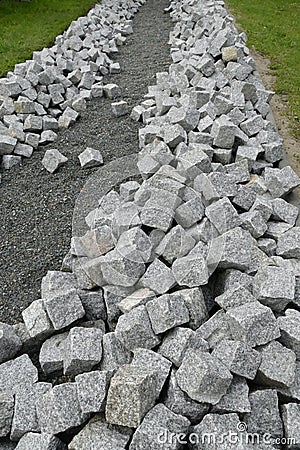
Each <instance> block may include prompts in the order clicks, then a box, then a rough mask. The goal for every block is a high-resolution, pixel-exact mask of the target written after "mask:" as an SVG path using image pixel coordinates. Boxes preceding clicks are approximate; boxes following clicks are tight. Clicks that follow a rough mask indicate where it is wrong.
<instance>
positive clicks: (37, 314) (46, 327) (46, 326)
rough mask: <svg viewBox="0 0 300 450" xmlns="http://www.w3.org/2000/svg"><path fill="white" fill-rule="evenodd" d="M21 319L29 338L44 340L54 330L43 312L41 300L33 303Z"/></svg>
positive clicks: (44, 311)
mask: <svg viewBox="0 0 300 450" xmlns="http://www.w3.org/2000/svg"><path fill="white" fill-rule="evenodd" d="M22 317H23V320H24V323H25V325H26V328H27V331H28V333H29V336H30V337H32V338H42V339H44V338H46V337H48V336H49V335H51V333H53V332H54V329H53V327H52V325H51V322H50V319H49V317H48V314H47V312H46V310H45V306H44V301H43V300H41V299H40V300H35V301H33V302H32V303H31V304H30V305H29V306H28V307H27V308H26V309H24V311H23V312H22Z"/></svg>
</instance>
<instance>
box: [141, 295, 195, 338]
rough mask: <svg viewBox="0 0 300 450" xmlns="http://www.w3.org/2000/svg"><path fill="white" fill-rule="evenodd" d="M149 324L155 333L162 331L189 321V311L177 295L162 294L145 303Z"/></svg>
mask: <svg viewBox="0 0 300 450" xmlns="http://www.w3.org/2000/svg"><path fill="white" fill-rule="evenodd" d="M146 309H147V311H148V314H149V317H150V321H151V325H152V328H153V331H154V333H155V334H160V333H164V332H165V331H167V330H170V329H171V328H174V327H177V326H179V325H182V324H184V323H187V322H188V321H189V318H190V316H189V311H188V309H187V307H186V305H185V302H184V300H183V299H182V298H181V297H179V296H176V297H174V296H172V295H169V294H165V295H162V296H160V297H157V298H155V299H153V300H150V301H149V302H147V304H146Z"/></svg>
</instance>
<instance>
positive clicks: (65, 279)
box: [41, 270, 76, 298]
mask: <svg viewBox="0 0 300 450" xmlns="http://www.w3.org/2000/svg"><path fill="white" fill-rule="evenodd" d="M75 283H76V279H75V277H74V275H73V274H72V273H66V272H60V271H56V270H49V271H48V272H47V275H45V276H44V277H43V278H42V284H41V294H42V298H50V297H55V296H56V295H59V294H65V293H67V292H69V291H72V290H74V289H75V288H76V284H75Z"/></svg>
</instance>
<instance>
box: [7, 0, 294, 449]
mask: <svg viewBox="0 0 300 450" xmlns="http://www.w3.org/2000/svg"><path fill="white" fill-rule="evenodd" d="M169 11H170V13H171V17H172V19H173V21H174V22H175V25H174V30H173V32H172V33H171V36H170V45H171V54H172V59H173V64H171V66H170V68H169V72H165V73H158V74H157V77H156V85H154V86H151V87H149V92H148V94H147V95H146V98H145V101H144V102H143V104H141V105H139V106H137V107H135V108H134V110H133V111H132V113H131V115H132V118H133V119H134V120H142V121H143V122H144V123H145V127H144V128H142V129H141V130H140V135H139V142H140V152H139V158H138V168H139V172H140V174H141V176H142V181H141V182H138V181H126V182H124V183H122V184H121V185H120V187H119V188H118V189H116V190H112V191H110V192H109V193H107V194H106V195H104V196H103V197H101V198H100V199H99V205H98V207H97V208H96V209H95V210H93V211H91V212H90V213H89V214H88V215H87V217H86V223H87V225H88V227H89V230H88V231H87V232H86V234H85V235H84V236H74V237H73V238H72V242H71V249H70V252H69V253H68V255H67V256H66V258H65V260H64V263H63V267H62V270H61V271H60V272H54V271H52V272H48V274H47V275H46V276H45V277H44V278H43V280H42V289H41V292H42V295H41V299H37V300H35V301H33V302H32V304H31V305H30V306H29V307H28V308H26V309H25V310H24V312H23V320H24V322H23V323H20V324H18V325H16V326H14V327H12V326H9V325H6V324H1V325H0V339H1V346H0V360H1V362H2V364H0V392H1V396H0V399H1V400H0V413H1V414H0V417H1V418H3V419H2V420H1V421H0V436H4V437H5V436H9V437H10V439H11V441H13V442H17V441H18V444H17V446H16V447H15V448H17V449H18V450H22V449H27V448H29V447H32V448H41V449H60V448H64V447H65V446H67V448H69V449H70V450H79V449H94V448H97V449H111V450H113V449H114V450H115V449H116V448H118V449H127V448H129V449H130V450H137V449H158V448H161V449H166V448H168V449H172V450H173V449H174V450H177V449H180V448H183V445H185V443H188V445H189V448H191V449H193V450H198V449H199V450H200V449H209V448H216V449H221V448H222V449H243V450H245V449H247V450H248V449H257V448H259V449H261V450H271V449H276V448H282V446H283V445H284V444H285V443H287V448H291V449H296V448H299V446H300V435H299V429H300V427H299V425H300V406H299V400H300V382H299V380H300V365H299V358H300V311H299V308H300V296H299V292H300V290H299V287H300V265H299V259H300V240H299V237H300V228H299V227H298V226H297V223H296V221H297V217H298V209H297V208H296V207H295V206H293V205H292V204H290V203H289V202H288V199H289V197H288V195H289V193H290V192H291V191H292V190H293V189H294V188H296V187H297V186H298V185H299V184H300V179H299V178H298V176H297V175H296V174H295V173H294V171H293V170H292V169H291V167H289V166H286V167H284V168H280V167H279V163H280V161H281V160H282V158H283V157H284V150H283V145H282V140H281V138H280V136H279V135H278V132H277V130H276V127H275V125H274V123H273V122H272V121H271V120H270V108H269V100H270V98H271V96H272V93H271V92H270V91H267V90H265V88H264V86H263V85H262V83H261V81H260V80H259V78H258V77H257V76H256V74H255V64H254V61H253V59H252V58H251V56H250V55H249V50H248V48H247V47H246V36H245V34H244V33H241V34H239V33H238V32H237V30H236V28H235V26H234V24H233V20H232V18H231V17H229V16H228V13H227V11H226V9H225V7H224V3H223V2H222V1H219V0H175V1H173V2H171V5H170V8H169ZM29 355H35V356H36V355H38V363H36V365H34V364H33V362H32V360H31V359H30V358H29ZM38 369H39V370H38ZM207 436H210V440H209V441H207V440H205V437H207ZM232 436H234V439H233V440H232ZM251 437H252V438H253V439H254V441H253V439H252V441H251ZM212 442H213V445H212ZM12 445H14V444H12ZM12 448H14V447H12Z"/></svg>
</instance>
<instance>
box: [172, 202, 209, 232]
mask: <svg viewBox="0 0 300 450" xmlns="http://www.w3.org/2000/svg"><path fill="white" fill-rule="evenodd" d="M203 215H204V204H203V202H202V199H201V196H200V195H199V196H195V197H194V198H192V199H190V200H188V201H186V202H184V203H182V205H180V206H179V207H178V208H177V209H176V211H175V215H174V218H175V220H176V222H177V223H178V224H179V225H181V226H182V227H183V228H190V227H191V226H193V225H194V224H195V223H196V222H198V221H200V220H201V219H202V217H203Z"/></svg>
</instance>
